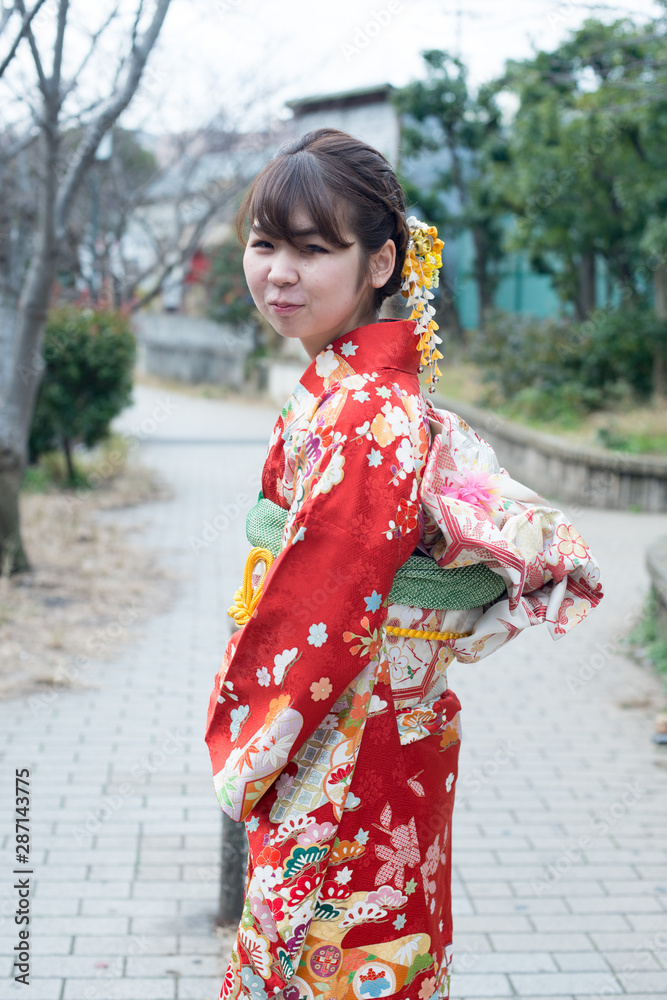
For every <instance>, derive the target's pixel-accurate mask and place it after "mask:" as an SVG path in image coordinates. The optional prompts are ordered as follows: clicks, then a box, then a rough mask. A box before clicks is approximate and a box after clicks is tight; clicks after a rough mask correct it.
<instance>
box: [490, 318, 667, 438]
mask: <svg viewBox="0 0 667 1000" xmlns="http://www.w3.org/2000/svg"><path fill="white" fill-rule="evenodd" d="M664 327H665V324H660V323H659V322H658V321H657V320H656V319H655V316H654V315H653V314H652V313H651V312H650V311H649V310H648V309H644V308H624V309H619V310H616V311H614V312H608V311H606V310H597V311H596V312H594V313H592V314H591V316H590V318H589V319H588V320H587V321H586V322H585V323H574V322H573V321H572V320H569V319H565V318H562V319H537V318H534V317H524V316H517V315H515V314H512V313H505V312H500V311H496V312H495V313H493V314H492V316H491V317H490V318H489V321H488V323H486V324H485V328H484V330H483V331H478V332H477V333H476V334H475V335H473V338H472V343H471V356H472V360H473V361H475V362H476V363H477V364H478V365H479V366H480V368H481V371H482V376H483V379H484V381H485V383H486V384H487V386H488V387H489V393H488V397H487V400H486V401H487V402H493V403H495V404H497V405H500V404H506V405H507V406H508V408H509V409H510V410H511V411H513V412H516V413H517V414H520V415H523V416H526V417H529V418H531V419H536V420H540V419H541V420H561V421H567V420H568V419H576V418H579V417H581V416H584V415H585V414H587V413H590V412H591V411H593V410H600V409H604V408H606V407H610V406H614V405H619V404H626V403H629V402H630V401H632V400H636V401H640V400H643V399H646V398H648V397H649V396H650V394H651V388H652V386H651V373H652V368H653V351H654V350H655V347H656V345H660V348H661V349H662V350H665V342H666V340H667V328H665V329H663V328H664Z"/></svg>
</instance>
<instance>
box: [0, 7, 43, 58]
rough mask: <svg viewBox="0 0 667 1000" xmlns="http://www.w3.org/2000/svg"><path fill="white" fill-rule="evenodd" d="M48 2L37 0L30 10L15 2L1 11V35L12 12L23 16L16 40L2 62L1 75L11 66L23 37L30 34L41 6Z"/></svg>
mask: <svg viewBox="0 0 667 1000" xmlns="http://www.w3.org/2000/svg"><path fill="white" fill-rule="evenodd" d="M45 3H46V0H37V2H36V3H35V6H34V7H33V8H32V10H30V11H23V12H22V11H21V9H20V6H19V4H17V3H15V4H14V6H13V7H3V8H2V11H0V35H3V34H4V32H5V29H6V28H7V25H8V24H9V22H10V21H11V19H12V14H14V13H16V14H19V15H20V17H21V24H20V27H19V29H18V31H17V33H16V36H15V38H14V41H13V42H12V44H11V45H10V47H9V51H8V52H7V54H6V55H5V57H4V59H3V60H2V62H0V77H1V76H2V75H3V74H4V72H5V70H6V69H7V67H8V66H9V64H10V62H11V61H12V59H13V58H14V56H15V55H16V53H17V52H18V47H19V45H20V44H21V39H22V38H25V37H26V35H27V34H28V28H29V27H30V25H31V24H32V22H33V21H34V19H35V16H36V15H37V14H38V13H39V12H40V10H41V8H42V7H43V6H44V4H45Z"/></svg>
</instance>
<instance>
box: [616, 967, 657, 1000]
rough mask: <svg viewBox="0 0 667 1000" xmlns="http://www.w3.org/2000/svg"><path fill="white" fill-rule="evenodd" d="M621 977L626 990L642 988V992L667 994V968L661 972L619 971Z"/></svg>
mask: <svg viewBox="0 0 667 1000" xmlns="http://www.w3.org/2000/svg"><path fill="white" fill-rule="evenodd" d="M618 978H619V979H620V981H621V983H622V984H623V987H624V988H625V990H626V991H629V990H631V989H632V990H641V991H642V993H659V994H660V995H661V996H662V997H664V996H666V995H667V970H662V971H660V972H619V973H618Z"/></svg>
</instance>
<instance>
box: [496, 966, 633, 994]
mask: <svg viewBox="0 0 667 1000" xmlns="http://www.w3.org/2000/svg"><path fill="white" fill-rule="evenodd" d="M510 980H511V983H512V986H513V987H514V989H515V990H516V992H517V994H518V996H520V997H553V996H565V995H567V994H568V993H569V994H573V993H574V991H575V990H576V992H577V995H578V996H582V997H583V996H596V995H598V996H599V995H600V994H601V995H602V996H615V995H616V994H619V993H623V989H622V987H621V985H620V984H619V982H618V980H617V979H616V977H615V976H614V975H613V974H611V973H609V972H556V973H548V972H547V973H542V974H538V975H534V974H532V973H526V974H523V973H515V974H512V975H510Z"/></svg>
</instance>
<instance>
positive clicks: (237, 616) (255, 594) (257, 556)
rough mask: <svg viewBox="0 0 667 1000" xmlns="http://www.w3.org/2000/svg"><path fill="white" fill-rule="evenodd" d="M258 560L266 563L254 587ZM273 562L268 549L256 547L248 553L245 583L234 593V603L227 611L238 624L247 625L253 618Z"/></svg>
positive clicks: (244, 575)
mask: <svg viewBox="0 0 667 1000" xmlns="http://www.w3.org/2000/svg"><path fill="white" fill-rule="evenodd" d="M258 562H263V563H264V572H263V573H262V575H261V577H260V579H259V582H258V584H257V586H256V587H253V584H252V574H253V570H254V569H255V566H256V565H257V563H258ZM272 562H273V555H272V554H271V553H270V552H269V550H268V549H258V548H255V549H251V550H250V552H249V553H248V558H247V559H246V563H245V569H244V570H243V583H242V584H241V586H240V587H239V589H238V590H237V591H236V593H235V594H234V603H233V604H232V606H231V608H229V610H228V611H227V614H228V615H229V617H230V618H233V619H234V621H235V622H236V624H237V625H238V626H241V625H245V624H246V623H247V622H248V621H249V619H250V618H252V616H253V613H254V611H255V608H256V607H257V605H258V604H259V599H260V597H261V596H262V587H263V586H264V580H265V579H266V574H267V573H268V572H269V569H270V567H271V563H272Z"/></svg>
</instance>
